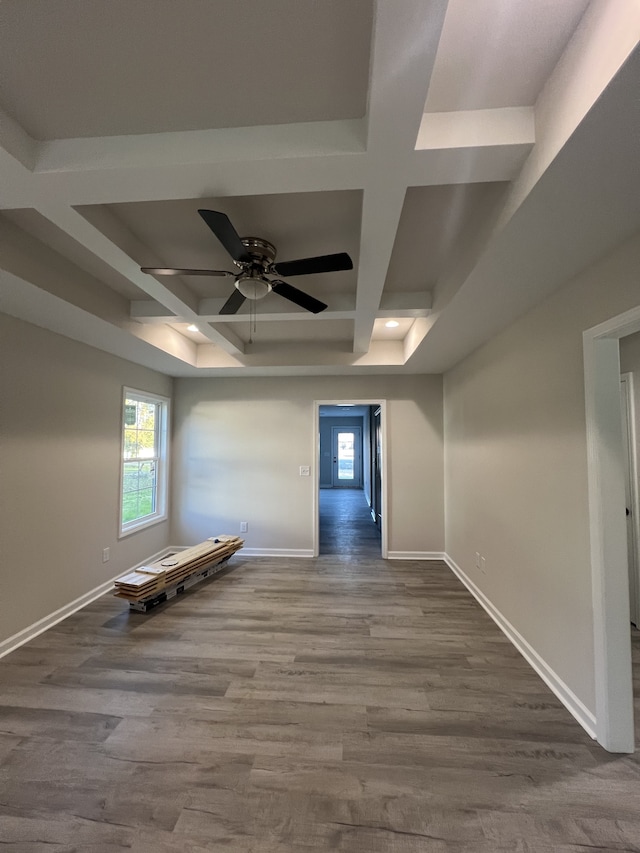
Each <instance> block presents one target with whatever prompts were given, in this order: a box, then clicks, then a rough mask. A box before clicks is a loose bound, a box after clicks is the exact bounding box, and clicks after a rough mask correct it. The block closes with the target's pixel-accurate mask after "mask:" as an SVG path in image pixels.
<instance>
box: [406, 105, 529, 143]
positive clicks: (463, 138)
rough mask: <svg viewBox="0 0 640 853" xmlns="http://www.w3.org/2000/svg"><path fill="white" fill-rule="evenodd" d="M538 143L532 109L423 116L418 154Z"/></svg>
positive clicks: (512, 108)
mask: <svg viewBox="0 0 640 853" xmlns="http://www.w3.org/2000/svg"><path fill="white" fill-rule="evenodd" d="M535 141H536V129H535V114H534V110H533V107H508V108H504V109H493V110H462V111H460V112H449V113H424V114H423V116H422V121H421V122H420V130H419V131H418V139H417V141H416V146H415V147H416V151H425V150H437V149H442V148H486V147H487V146H490V147H493V146H496V147H500V146H503V145H533V143H534V142H535Z"/></svg>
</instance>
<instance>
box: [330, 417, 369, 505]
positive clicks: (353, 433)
mask: <svg viewBox="0 0 640 853" xmlns="http://www.w3.org/2000/svg"><path fill="white" fill-rule="evenodd" d="M331 454H332V477H331V483H332V485H333V488H334V489H361V488H362V430H361V428H360V427H336V426H334V427H331Z"/></svg>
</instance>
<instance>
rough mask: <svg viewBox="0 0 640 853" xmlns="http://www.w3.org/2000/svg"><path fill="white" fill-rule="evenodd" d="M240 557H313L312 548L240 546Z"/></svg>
mask: <svg viewBox="0 0 640 853" xmlns="http://www.w3.org/2000/svg"><path fill="white" fill-rule="evenodd" d="M236 553H238V554H240V556H242V557H313V548H241V549H240V551H237V552H236Z"/></svg>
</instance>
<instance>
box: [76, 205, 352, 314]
mask: <svg viewBox="0 0 640 853" xmlns="http://www.w3.org/2000/svg"><path fill="white" fill-rule="evenodd" d="M199 208H205V209H210V210H219V211H222V212H223V213H226V214H227V216H228V217H229V218H230V219H231V221H232V223H233V225H234V226H235V228H236V230H237V232H238V234H239V235H240V236H241V237H249V236H251V237H261V238H263V239H265V240H268V241H269V242H270V243H273V244H274V245H275V247H276V249H277V256H276V261H289V260H295V259H297V258H306V257H314V256H316V255H326V254H333V253H334V252H347V253H348V254H349V255H350V256H351V258H352V259H353V263H354V267H355V268H357V263H358V249H359V240H360V220H361V212H362V193H361V191H360V190H344V191H335V192H323V193H296V194H290V193H282V194H279V195H262V196H237V197H235V198H224V199H211V198H209V199H178V200H171V201H158V202H140V203H138V202H134V203H126V204H112V205H107V206H100V207H98V208H96V207H83V208H79V210H80V212H81V213H83V215H85V216H86V217H87V218H88V219H89V220H90V221H93V222H94V224H96V226H97V227H99V228H100V227H101V220H104V219H105V217H104V213H105V209H106V212H107V213H108V214H112V216H111V217H107V218H111V219H113V217H115V218H116V220H119V221H120V223H121V224H122V225H123V226H124V228H122V229H121V230H122V237H119V236H118V235H117V234H116V232H115V231H112V232H111V233H110V234H109V235H108V236H109V237H110V238H111V239H114V240H116V241H117V242H118V243H119V245H120V247H121V248H122V249H123V250H124V251H127V252H129V253H130V254H132V255H133V256H134V260H136V261H137V262H138V263H139V264H140V265H141V266H156V265H157V263H161V264H162V265H163V266H171V267H179V268H185V267H186V268H189V269H194V268H196V269H221V270H232V271H233V270H235V269H236V268H235V267H234V265H233V262H232V261H231V259H230V257H229V255H228V254H227V253H226V251H225V250H224V249H223V247H222V246H221V244H220V242H219V241H218V239H217V238H216V237H215V235H214V234H213V233H212V232H211V231H210V230H209V228H208V227H207V225H206V224H205V223H204V222H203V220H202V219H201V217H200V216H199V215H198V209H199ZM127 234H133V235H135V237H136V238H137V240H136V244H138V245H139V243H141V244H143V245H144V246H146V247H148V249H149V253H148V254H145V253H144V250H143V249H141V248H137V249H136V250H134V251H132V248H131V244H127V243H126V241H125V239H123V238H124V237H126V235H127ZM138 241H139V243H138ZM185 281H186V282H187V283H188V285H189V287H190V288H191V290H193V291H194V292H195V293H196V294H198V295H199V296H200V297H203V298H204V297H223V296H225V295H228V294H230V293H231V292H232V289H233V279H232V278H213V277H212V278H205V277H196V276H189V277H185ZM289 281H290V283H291V284H295V286H296V287H298V288H300V289H301V290H304V291H305V292H307V293H310V294H311V295H312V296H315V297H317V298H320V299H323V298H324V297H325V296H327V295H328V294H331V293H355V287H356V269H354V270H351V271H344V272H336V273H323V274H320V275H304V276H296V277H294V278H291V279H289ZM325 301H326V300H325Z"/></svg>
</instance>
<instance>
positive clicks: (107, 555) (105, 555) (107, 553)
mask: <svg viewBox="0 0 640 853" xmlns="http://www.w3.org/2000/svg"><path fill="white" fill-rule="evenodd" d="M110 559H111V549H110V548H103V549H102V562H103V563H108V562H109V560H110Z"/></svg>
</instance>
